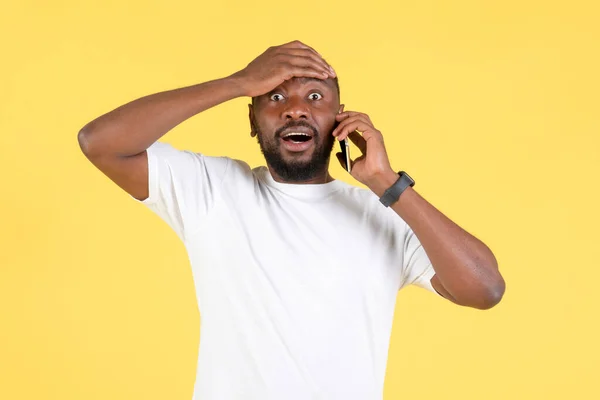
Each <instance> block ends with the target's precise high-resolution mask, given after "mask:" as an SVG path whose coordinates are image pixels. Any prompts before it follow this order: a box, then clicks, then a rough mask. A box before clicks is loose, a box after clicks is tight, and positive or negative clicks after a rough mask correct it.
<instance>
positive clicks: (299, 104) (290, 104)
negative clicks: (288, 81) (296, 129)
mask: <svg viewBox="0 0 600 400" xmlns="http://www.w3.org/2000/svg"><path fill="white" fill-rule="evenodd" d="M309 116H310V111H309V108H308V105H307V104H306V102H305V101H304V100H303V99H302V98H300V97H299V96H292V97H290V98H289V99H288V101H287V104H286V107H285V108H284V110H283V117H284V118H285V119H286V120H288V121H289V120H298V119H308V118H309Z"/></svg>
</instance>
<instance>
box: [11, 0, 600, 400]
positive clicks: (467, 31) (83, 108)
mask: <svg viewBox="0 0 600 400" xmlns="http://www.w3.org/2000/svg"><path fill="white" fill-rule="evenodd" d="M84 3H85V4H84ZM594 3H596V2H592V1H590V2H588V3H584V2H581V1H563V2H548V1H535V2H532V1H523V0H520V1H507V2H506V1H505V2H484V1H439V2H431V1H400V2H395V1H387V2H375V1H370V2H366V3H361V2H358V1H344V2H341V1H335V2H321V1H302V2H289V3H288V2H279V1H263V2H250V1H245V2H241V1H240V2H232V1H221V2H218V1H217V2H208V1H187V2H181V3H172V2H167V1H126V2H121V1H102V2H97V4H92V3H91V2H78V1H72V0H71V1H52V2H45V1H19V2H17V1H11V2H9V1H5V2H3V4H2V13H1V16H0V38H1V39H0V42H1V44H2V46H1V53H0V54H1V60H2V61H1V63H0V93H1V96H0V174H1V176H2V181H1V183H0V201H1V207H0V246H1V251H0V398H1V399H7V400H12V399H36V400H41V399H61V400H68V399H88V400H91V399H145V400H150V399H190V398H191V395H192V387H193V381H194V375H195V363H196V357H197V343H198V340H199V337H198V334H199V332H198V329H199V322H200V319H199V315H198V312H197V308H196V303H195V298H194V292H193V290H194V289H193V284H192V280H191V274H190V269H189V264H188V260H187V257H186V254H185V251H184V247H183V245H182V244H181V243H180V242H179V241H178V239H177V238H176V235H175V234H174V233H173V232H172V231H170V229H169V228H168V226H167V225H166V224H165V223H164V222H162V221H161V220H160V219H159V218H158V217H156V216H155V215H154V214H152V213H151V212H150V211H149V210H148V209H146V208H145V207H144V206H142V205H140V204H137V203H135V202H134V201H133V200H131V199H130V198H128V196H127V195H126V194H125V193H124V192H123V191H121V190H120V189H119V188H118V187H116V186H115V185H114V184H113V183H112V182H110V181H109V180H108V179H107V178H105V177H104V176H103V175H102V174H101V173H100V172H99V171H97V170H95V169H94V167H93V166H92V165H91V164H90V163H89V162H88V161H87V160H86V159H85V158H84V156H83V155H82V154H81V153H80V151H79V147H78V144H77V140H76V135H77V132H78V130H79V129H80V128H81V127H82V126H83V125H84V124H85V123H87V122H88V121H90V120H92V119H94V118H95V117H97V116H99V115H101V114H103V113H105V112H108V111H110V110H112V109H114V108H116V107H117V106H119V105H121V104H123V103H125V102H128V101H130V100H133V99H135V98H138V97H141V96H143V95H147V94H150V93H155V92H158V91H162V90H167V89H173V88H176V87H182V86H187V85H191V84H195V83H199V82H203V81H206V80H210V79H214V78H218V77H222V76H225V75H229V74H231V73H233V72H235V71H237V70H239V69H241V68H243V67H244V66H245V65H246V64H247V63H248V62H249V61H251V60H252V59H253V58H254V57H255V56H257V55H258V54H259V53H261V52H262V51H264V50H265V48H266V47H268V46H271V45H276V44H281V43H284V42H288V41H290V40H293V39H300V40H302V41H304V42H306V43H308V44H309V45H312V46H313V47H315V48H316V49H317V50H318V51H320V52H321V53H322V54H323V55H324V56H325V57H326V59H327V60H328V61H329V62H331V63H332V64H333V65H334V67H335V68H336V70H337V72H338V74H339V76H340V85H341V90H342V97H343V102H344V103H346V108H347V109H350V110H357V111H363V112H366V113H368V114H369V115H370V116H371V119H372V120H373V122H374V123H375V125H376V127H378V128H379V129H380V130H381V131H382V132H383V133H384V135H385V138H386V143H387V147H388V152H389V154H390V157H391V160H392V164H393V166H394V168H395V169H406V170H408V171H410V173H411V175H412V176H413V177H415V178H416V180H417V182H418V183H417V186H416V189H417V190H418V191H419V192H420V193H422V194H423V195H424V196H425V197H426V198H427V199H428V200H429V201H431V202H432V203H433V204H434V205H436V206H437V207H438V208H440V209H441V210H442V211H443V212H445V213H446V214H447V215H448V216H450V217H451V218H452V219H454V220H455V221H457V222H458V223H459V224H460V225H462V226H463V227H464V228H466V229H467V230H469V231H471V232H472V233H473V234H475V235H476V236H478V237H480V238H481V239H482V240H483V241H484V242H486V243H487V244H488V245H489V246H490V247H491V248H492V249H493V250H494V252H495V254H496V256H497V258H498V260H499V264H500V267H501V270H502V272H503V274H504V276H505V277H506V281H507V291H506V295H505V298H504V300H503V301H502V303H501V304H500V305H499V306H497V307H496V308H494V309H492V310H490V311H485V312H482V311H477V310H471V309H465V308H460V307H458V306H454V305H452V304H450V303H449V302H444V301H442V300H440V299H438V298H436V297H435V296H433V295H431V294H429V293H427V292H425V291H423V290H420V289H412V288H411V289H407V290H406V291H403V292H401V293H400V294H399V296H398V307H397V311H396V316H395V321H394V328H393V333H392V339H391V346H390V355H389V363H388V369H387V375H386V383H385V398H386V399H400V398H403V399H438V398H446V399H593V398H600V389H598V374H599V372H600V371H599V370H600V366H599V360H600V349H599V347H600V346H599V344H598V341H599V339H600V329H599V327H598V315H599V312H598V307H599V306H600V300H599V299H598V298H599V297H598V294H597V293H598V282H599V281H600V272H599V271H600V265H599V263H598V260H599V259H600V250H599V247H600V235H599V234H598V229H599V227H600V215H599V211H598V205H599V204H600V195H599V190H598V183H599V181H600V179H598V175H599V173H600V138H599V135H600V133H599V131H600V116H599V110H600V102H599V93H600V79H599V77H598V76H599V74H598V73H599V71H600V57H599V54H600V49H599V47H600V29H599V28H598V20H600V13H599V12H598V7H597V6H594V5H593V4H594ZM247 102H248V99H238V100H235V101H231V102H229V103H227V104H224V105H222V106H219V107H217V108H214V109H212V110H209V111H207V112H206V113H204V114H203V115H200V116H196V117H194V118H192V119H190V120H188V121H186V122H185V123H183V124H181V125H180V126H178V127H177V128H176V129H175V130H174V131H172V132H171V133H169V134H168V135H167V136H166V137H164V140H165V141H168V142H170V143H172V144H174V145H175V146H176V147H178V148H187V149H193V150H196V151H200V152H204V153H206V154H210V155H228V156H231V157H235V158H241V159H244V160H246V161H248V162H249V163H250V164H251V165H252V166H255V165H258V164H259V163H262V162H263V159H262V156H261V154H260V152H259V149H258V145H257V143H256V141H255V140H254V139H251V138H250V136H249V125H248V122H247V109H246V104H247ZM353 150H354V154H355V155H356V151H357V150H356V149H355V148H354V149H353ZM332 174H334V176H336V177H338V178H339V179H343V180H346V181H348V182H351V178H349V177H348V176H347V175H345V174H344V172H343V171H342V170H341V168H340V167H339V166H338V165H337V164H336V165H334V166H333V168H332Z"/></svg>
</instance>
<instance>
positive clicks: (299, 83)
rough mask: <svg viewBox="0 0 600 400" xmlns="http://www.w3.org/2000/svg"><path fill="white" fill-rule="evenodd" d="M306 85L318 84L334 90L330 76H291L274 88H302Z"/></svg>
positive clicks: (333, 83)
mask: <svg viewBox="0 0 600 400" xmlns="http://www.w3.org/2000/svg"><path fill="white" fill-rule="evenodd" d="M308 85H313V86H314V85H318V86H321V87H323V88H327V89H329V90H335V82H333V79H331V78H327V79H317V78H310V77H293V78H292V79H289V80H287V81H285V82H283V83H282V84H281V85H279V86H278V87H276V88H275V89H274V90H277V89H282V88H283V89H287V90H289V89H294V88H302V87H303V86H308Z"/></svg>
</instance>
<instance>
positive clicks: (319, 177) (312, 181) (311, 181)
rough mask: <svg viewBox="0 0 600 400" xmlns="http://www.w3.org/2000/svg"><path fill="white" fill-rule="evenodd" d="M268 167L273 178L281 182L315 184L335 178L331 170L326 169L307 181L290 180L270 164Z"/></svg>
mask: <svg viewBox="0 0 600 400" xmlns="http://www.w3.org/2000/svg"><path fill="white" fill-rule="evenodd" d="M268 168H269V172H270V173H271V176H272V177H273V180H274V181H275V182H279V183H292V184H296V185H315V184H323V183H329V182H331V181H333V180H334V179H333V177H332V176H331V175H329V171H328V170H325V171H323V172H322V173H319V174H317V176H315V177H313V178H311V179H308V180H306V181H292V182H290V181H286V180H284V179H283V178H281V177H280V176H279V175H277V173H276V172H275V171H274V170H273V168H271V167H270V166H268Z"/></svg>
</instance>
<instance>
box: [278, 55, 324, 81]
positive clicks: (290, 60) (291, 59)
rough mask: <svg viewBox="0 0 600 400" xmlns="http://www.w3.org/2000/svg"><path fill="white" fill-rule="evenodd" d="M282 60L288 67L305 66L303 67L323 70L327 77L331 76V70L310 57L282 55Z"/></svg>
mask: <svg viewBox="0 0 600 400" xmlns="http://www.w3.org/2000/svg"><path fill="white" fill-rule="evenodd" d="M281 59H282V60H285V61H284V62H285V63H286V64H287V66H288V67H296V66H298V67H303V68H312V69H314V70H316V71H319V72H321V73H322V74H323V75H325V77H326V78H327V77H329V76H330V75H331V70H329V69H328V68H326V67H324V66H323V65H322V64H320V63H318V62H317V61H315V60H314V59H312V58H310V57H304V56H292V55H282V56H281Z"/></svg>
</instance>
